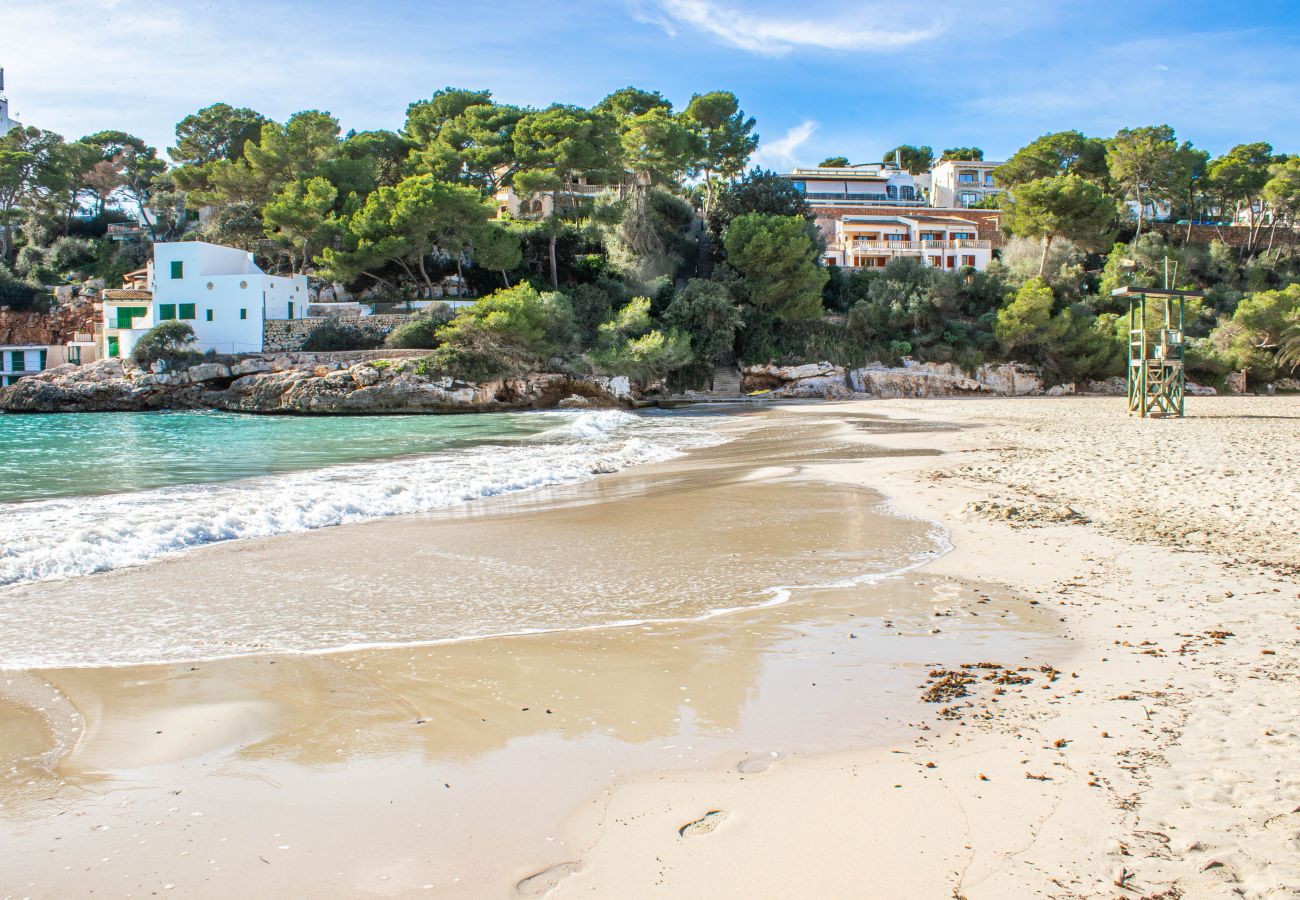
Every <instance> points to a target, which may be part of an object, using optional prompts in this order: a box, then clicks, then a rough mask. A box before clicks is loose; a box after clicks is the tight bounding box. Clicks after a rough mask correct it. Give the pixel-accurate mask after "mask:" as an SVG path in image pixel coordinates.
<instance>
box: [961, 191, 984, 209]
mask: <svg viewBox="0 0 1300 900" xmlns="http://www.w3.org/2000/svg"><path fill="white" fill-rule="evenodd" d="M979 202H980V201H979V197H977V196H975V195H974V194H962V195H961V205H962V206H974V205H975V204H976V203H979Z"/></svg>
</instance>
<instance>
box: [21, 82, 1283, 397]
mask: <svg viewBox="0 0 1300 900" xmlns="http://www.w3.org/2000/svg"><path fill="white" fill-rule="evenodd" d="M29 118H30V117H29ZM123 124H126V125H129V123H123ZM0 132H3V134H0V359H2V360H3V361H4V369H3V373H0V378H2V379H3V381H2V382H0V387H4V386H11V385H13V384H14V383H16V382H17V381H19V380H20V379H21V378H23V377H24V376H28V375H31V374H35V373H37V372H39V371H42V370H45V369H49V368H53V367H55V366H59V365H74V366H75V365H87V364H90V363H93V362H94V361H96V360H106V359H107V360H113V359H118V360H122V361H123V362H125V363H126V364H127V365H128V367H130V366H132V365H135V366H138V367H140V368H141V369H143V370H149V371H155V374H156V372H159V371H163V370H166V369H167V368H168V367H169V366H170V367H172V368H177V367H178V366H181V365H182V364H184V363H192V362H194V361H195V360H197V359H198V358H199V357H201V356H206V357H208V358H209V360H210V359H211V358H215V357H239V356H241V355H247V354H261V353H285V352H299V351H306V352H352V351H363V350H369V351H378V350H381V349H384V348H387V349H400V350H419V351H426V352H425V354H424V358H425V359H426V360H427V363H426V368H427V369H428V370H429V371H434V372H438V373H440V374H441V375H444V376H446V377H450V378H453V379H460V380H463V381H478V382H481V381H485V380H500V379H506V378H511V377H520V376H524V375H529V374H534V373H539V372H553V373H558V374H563V375H565V376H569V377H575V378H585V377H589V376H590V377H610V376H615V375H628V376H631V377H632V379H633V382H634V383H635V384H636V386H637V388H638V389H643V390H649V391H652V392H659V393H662V394H673V395H680V394H681V393H682V392H690V391H703V392H709V391H711V390H714V391H716V390H718V389H719V386H722V387H721V390H723V391H724V392H727V391H733V390H736V389H738V388H742V387H754V386H755V385H756V384H757V383H758V382H760V381H763V378H764V377H766V376H760V375H759V374H757V373H759V370H760V369H762V371H764V372H769V373H770V372H771V371H772V370H773V367H776V368H778V369H779V368H781V367H787V368H788V367H791V366H794V367H797V366H800V365H805V364H823V363H824V364H825V365H827V366H830V367H831V368H832V370H835V371H839V372H841V373H843V377H842V378H841V382H842V385H841V386H842V387H843V388H844V389H846V390H849V391H850V392H851V391H853V390H854V385H853V383H852V379H851V378H849V376H848V374H847V373H849V372H851V371H854V370H859V369H871V368H875V369H891V368H892V369H898V370H903V369H907V368H909V367H911V368H915V367H918V366H920V367H927V366H928V367H930V369H928V370H927V371H938V369H936V368H935V367H944V366H947V367H951V368H952V371H954V372H956V373H958V377H956V378H955V379H954V380H955V381H956V382H960V381H961V380H962V379H964V378H969V377H972V376H974V375H975V374H976V373H977V372H978V371H979V370H980V369H981V367H987V366H997V365H1004V364H1014V365H1017V366H1020V367H1021V369H1022V370H1024V371H1032V372H1033V373H1034V377H1035V379H1037V380H1038V382H1040V383H1041V384H1042V386H1043V388H1044V389H1045V390H1046V389H1049V388H1052V387H1057V388H1060V389H1062V390H1066V391H1074V390H1076V389H1077V390H1085V389H1088V388H1090V387H1091V388H1098V387H1099V386H1105V385H1108V384H1109V385H1112V386H1113V384H1114V379H1115V377H1116V376H1120V375H1122V374H1123V372H1124V354H1125V346H1126V339H1127V337H1126V331H1127V328H1128V326H1127V324H1126V322H1125V321H1124V320H1123V316H1122V315H1121V312H1122V311H1121V310H1120V309H1119V307H1118V306H1117V305H1116V303H1115V302H1114V301H1113V300H1112V292H1113V291H1115V290H1117V289H1119V288H1122V287H1125V286H1139V287H1141V286H1145V287H1152V286H1160V287H1165V288H1182V289H1187V290H1193V291H1196V292H1198V293H1199V294H1200V295H1202V296H1200V297H1198V298H1197V300H1196V301H1195V302H1194V303H1193V305H1192V306H1191V308H1190V309H1189V312H1188V322H1187V326H1186V333H1187V337H1188V345H1187V371H1188V375H1189V377H1190V378H1192V379H1194V380H1195V381H1197V382H1199V383H1201V384H1204V385H1207V386H1210V387H1211V388H1213V389H1216V390H1228V389H1242V388H1243V387H1244V388H1245V389H1252V388H1264V387H1266V386H1270V385H1280V386H1281V387H1282V388H1283V389H1287V388H1288V387H1292V386H1294V381H1293V380H1292V378H1293V375H1294V371H1295V365H1296V359H1297V356H1298V355H1300V349H1298V347H1300V338H1298V337H1297V335H1298V333H1300V331H1298V329H1300V305H1298V303H1300V265H1297V262H1296V259H1295V244H1296V240H1295V238H1296V221H1295V219H1296V213H1297V210H1300V158H1291V157H1290V156H1288V155H1287V154H1285V153H1278V152H1275V151H1274V149H1273V148H1272V147H1271V146H1270V145H1269V144H1267V143H1262V142H1257V143H1246V144H1241V145H1238V146H1236V147H1234V148H1233V149H1231V150H1230V151H1228V152H1227V153H1225V154H1223V155H1221V156H1219V157H1217V158H1211V157H1210V155H1209V154H1208V153H1206V152H1204V151H1201V150H1199V149H1197V148H1195V147H1193V146H1192V145H1191V144H1190V143H1188V142H1186V141H1183V142H1181V143H1180V142H1179V140H1178V139H1177V136H1176V135H1175V134H1174V133H1173V131H1172V129H1170V128H1168V127H1167V126H1163V125H1162V126H1152V127H1143V128H1133V129H1123V130H1121V131H1120V132H1118V133H1117V134H1115V135H1114V136H1111V137H1107V138H1098V137H1090V136H1085V135H1083V134H1081V133H1078V132H1074V131H1064V132H1056V133H1051V134H1047V135H1044V136H1043V137H1041V138H1039V139H1037V140H1035V141H1033V142H1032V143H1031V144H1029V145H1027V146H1025V147H1024V148H1022V149H1021V150H1019V151H1018V152H1016V153H1015V154H1013V155H1012V156H1010V157H1009V158H1008V159H1006V160H1000V161H993V160H986V159H984V153H983V151H982V150H980V149H979V148H978V147H958V148H950V149H947V150H944V151H943V152H941V153H935V152H934V151H933V150H932V149H931V148H930V147H928V146H918V145H903V146H899V147H897V148H895V149H893V150H891V151H889V152H888V153H886V154H884V155H883V156H884V158H883V159H882V160H881V161H879V162H874V161H867V162H853V161H851V159H850V158H849V157H835V158H830V159H827V160H825V161H823V163H822V164H821V165H818V166H806V167H798V166H796V167H792V168H791V169H790V170H789V171H784V172H774V171H767V170H763V169H761V168H756V167H752V166H751V165H750V159H751V156H752V155H753V154H754V151H755V149H756V148H757V147H758V145H759V134H758V125H757V123H756V121H755V120H754V119H753V118H752V117H750V116H748V115H746V113H745V112H744V110H743V109H742V107H741V104H740V101H739V100H738V98H737V97H736V96H734V95H733V94H731V93H729V92H727V91H713V92H709V93H700V94H695V95H693V96H692V97H691V98H690V99H689V101H688V102H687V103H685V104H684V105H683V106H681V107H680V108H679V107H677V106H675V105H674V103H673V102H672V101H670V100H669V99H668V98H666V97H665V96H664V95H662V94H660V93H658V92H655V91H648V90H642V89H637V88H625V89H623V90H619V91H616V92H614V93H612V94H610V95H609V96H608V97H606V98H604V99H603V100H601V101H600V102H599V103H597V104H595V105H594V106H592V107H590V108H583V107H578V106H573V105H567V104H563V103H556V104H553V105H551V106H548V107H544V108H524V107H519V106H514V105H510V104H503V103H499V102H497V101H496V100H494V99H493V97H492V95H491V93H490V92H489V91H486V90H461V89H453V88H446V89H443V90H439V91H435V92H433V93H432V95H431V96H430V97H428V98H427V99H422V100H417V101H415V102H413V103H411V104H410V106H409V108H408V110H407V116H406V121H405V122H404V123H402V124H401V127H399V128H395V129H394V130H391V131H367V132H355V131H347V132H345V131H344V128H343V125H342V123H340V122H339V121H338V120H337V119H335V118H334V117H333V116H331V115H329V114H328V113H325V112H319V111H306V112H301V113H298V114H295V115H293V116H291V117H289V118H288V119H287V120H286V121H284V122H276V121H272V120H269V119H267V118H266V117H264V116H262V115H261V114H259V113H257V112H255V111H254V110H251V109H246V108H235V107H232V106H230V105H228V104H224V103H216V104H213V105H211V106H208V107H205V108H203V109H200V110H198V111H196V112H194V113H193V114H191V115H189V116H186V117H185V118H184V119H183V120H182V121H180V122H179V123H177V125H176V129H175V145H174V146H172V147H170V148H167V149H166V150H160V149H159V148H155V147H152V146H149V145H147V144H146V143H145V142H144V141H143V140H141V139H139V138H138V137H136V136H134V135H132V134H131V133H130V132H128V131H102V132H98V133H95V134H90V135H85V136H83V137H81V138H79V139H76V140H70V139H66V138H65V137H64V136H62V135H59V134H56V133H53V132H51V131H48V130H44V129H42V128H40V127H39V125H33V124H21V123H19V122H17V121H15V120H13V119H12V118H10V116H9V112H8V101H7V99H5V95H4V92H3V83H2V82H0ZM467 313H469V314H468V315H466V314H467ZM762 367H766V368H765V369H763V368H762ZM738 370H740V371H738ZM745 376H752V377H753V378H752V379H751V382H750V383H749V384H746V383H745V382H744V380H743V379H744V377H745ZM818 377H819V378H820V377H821V376H820V375H819V376H818ZM753 379H757V380H753ZM794 380H798V379H794ZM816 383H817V384H818V385H822V384H823V382H822V381H818V382H816Z"/></svg>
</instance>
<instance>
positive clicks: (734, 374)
mask: <svg viewBox="0 0 1300 900" xmlns="http://www.w3.org/2000/svg"><path fill="white" fill-rule="evenodd" d="M713 393H715V394H717V395H718V396H722V397H739V396H740V369H738V368H736V367H735V366H717V367H715V368H714V370H713Z"/></svg>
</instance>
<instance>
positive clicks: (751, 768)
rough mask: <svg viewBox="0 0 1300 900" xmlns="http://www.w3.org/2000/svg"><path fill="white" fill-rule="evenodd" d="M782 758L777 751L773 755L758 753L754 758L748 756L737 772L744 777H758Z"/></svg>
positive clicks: (737, 767)
mask: <svg viewBox="0 0 1300 900" xmlns="http://www.w3.org/2000/svg"><path fill="white" fill-rule="evenodd" d="M780 756H781V754H779V753H777V752H776V751H775V750H773V751H772V752H771V753H756V754H754V755H753V756H747V757H745V758H744V759H742V760H741V761H740V764H739V765H738V766H736V771H737V772H740V773H741V774H743V775H757V774H758V773H759V772H766V771H767V770H768V769H770V768H771V767H772V763H774V762H776V761H777V759H778V758H779V757H780Z"/></svg>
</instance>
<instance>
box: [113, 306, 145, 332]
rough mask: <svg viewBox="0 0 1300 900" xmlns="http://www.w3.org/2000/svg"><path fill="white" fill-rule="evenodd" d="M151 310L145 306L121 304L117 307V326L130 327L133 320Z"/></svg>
mask: <svg viewBox="0 0 1300 900" xmlns="http://www.w3.org/2000/svg"><path fill="white" fill-rule="evenodd" d="M148 312H149V308H148V307H145V306H119V307H118V308H117V327H118V328H130V327H131V320H132V319H135V318H138V317H139V316H143V315H145V314H147V313H148Z"/></svg>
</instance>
